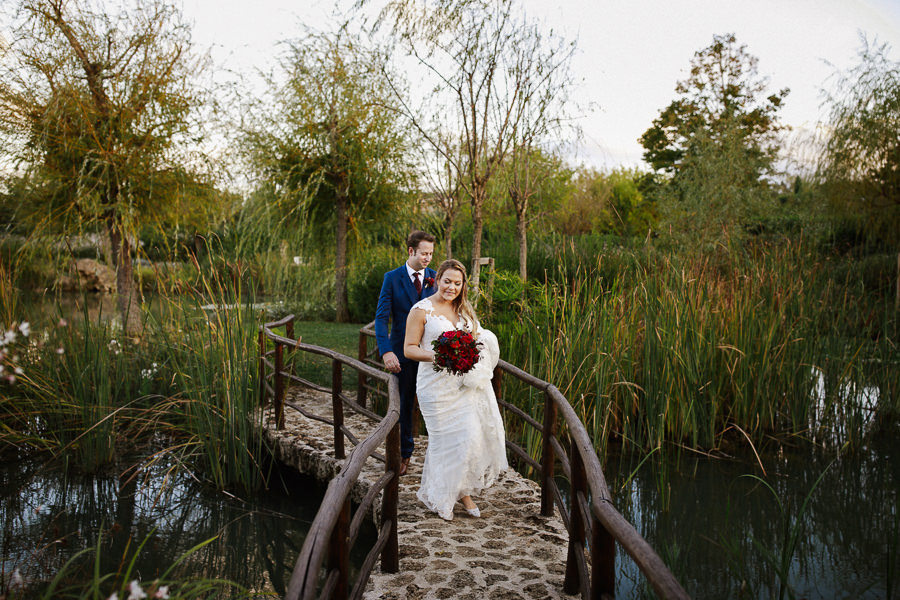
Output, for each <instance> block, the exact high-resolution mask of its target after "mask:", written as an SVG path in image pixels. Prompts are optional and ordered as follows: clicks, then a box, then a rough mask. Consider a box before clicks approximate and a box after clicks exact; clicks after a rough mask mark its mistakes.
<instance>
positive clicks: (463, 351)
mask: <svg viewBox="0 0 900 600" xmlns="http://www.w3.org/2000/svg"><path fill="white" fill-rule="evenodd" d="M480 346H481V344H480V343H479V342H476V341H475V338H474V337H472V334H471V333H469V332H468V331H461V330H459V329H454V330H452V331H445V332H444V333H442V334H441V335H440V336H438V338H437V339H436V340H434V341H433V342H431V347H432V348H434V361H433V362H432V363H431V366H432V368H433V369H434V370H435V371H438V372H440V371H447V372H448V373H451V374H453V375H463V374H465V373H468V372H469V371H470V370H472V367H474V366H475V363H477V362H478V357H479V356H481V353H480V351H479V347H480Z"/></svg>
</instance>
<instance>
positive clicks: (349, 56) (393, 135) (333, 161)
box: [247, 26, 409, 322]
mask: <svg viewBox="0 0 900 600" xmlns="http://www.w3.org/2000/svg"><path fill="white" fill-rule="evenodd" d="M287 48H288V50H287V52H286V54H285V56H284V57H283V59H282V61H281V71H282V73H281V74H283V75H284V77H283V78H280V77H278V76H276V77H273V78H271V80H270V81H271V83H270V88H269V92H270V99H271V105H270V106H269V107H268V108H264V109H263V110H257V111H256V114H255V117H254V118H255V122H254V124H253V126H252V127H251V129H250V131H249V132H248V135H247V143H248V147H249V149H250V151H251V156H252V157H253V162H254V164H255V165H256V166H257V167H258V168H259V170H260V173H261V174H262V176H263V177H264V178H265V179H266V180H267V181H268V182H269V183H270V184H271V185H272V186H273V189H275V190H276V194H278V195H279V196H280V197H281V200H282V201H285V199H286V201H287V202H288V203H293V204H294V205H295V206H294V209H295V210H296V211H297V213H298V214H301V215H302V217H303V220H304V222H305V223H306V224H308V225H310V227H309V228H308V229H309V230H311V231H314V232H324V231H326V230H327V229H328V226H333V231H334V237H333V242H334V282H335V285H334V287H335V308H336V318H337V320H338V321H341V322H346V321H349V319H350V312H349V307H348V296H347V253H348V242H349V240H350V235H351V233H353V231H354V229H355V230H356V231H358V226H359V225H360V223H363V222H365V221H367V220H377V218H378V217H379V216H384V215H386V214H387V213H388V211H389V209H390V208H391V206H392V205H393V204H395V203H397V202H399V201H401V200H402V199H403V198H404V197H405V196H406V191H407V188H408V185H407V181H406V178H407V176H408V173H409V168H408V165H407V162H406V136H405V132H404V130H403V129H402V128H401V126H400V125H401V124H400V122H399V120H398V119H397V115H396V112H395V110H394V109H392V108H391V105H390V100H391V95H392V93H391V90H390V88H388V87H387V85H386V83H385V79H384V78H383V76H382V68H383V67H384V65H385V64H387V63H388V61H389V57H388V55H387V54H386V52H385V51H384V50H383V49H379V48H377V47H375V46H371V45H367V44H366V42H365V40H364V39H363V38H362V37H361V36H359V35H356V34H354V33H352V32H350V31H349V29H348V27H347V26H343V27H341V28H339V29H338V30H337V31H335V32H325V33H323V32H313V31H309V32H307V33H306V34H305V35H304V36H302V37H301V38H299V39H297V40H294V41H291V42H289V43H288V44H287ZM280 81H283V82H280Z"/></svg>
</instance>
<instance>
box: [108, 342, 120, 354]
mask: <svg viewBox="0 0 900 600" xmlns="http://www.w3.org/2000/svg"><path fill="white" fill-rule="evenodd" d="M109 351H110V352H112V353H113V354H115V355H118V354H119V352H121V351H122V345H121V344H119V340H115V339H112V340H109Z"/></svg>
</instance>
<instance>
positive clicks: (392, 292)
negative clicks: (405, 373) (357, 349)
mask: <svg viewBox="0 0 900 600" xmlns="http://www.w3.org/2000/svg"><path fill="white" fill-rule="evenodd" d="M435 274H436V273H435V271H434V269H429V268H427V267H426V268H425V274H424V277H423V279H425V278H426V277H431V278H432V279H433V278H434V276H435ZM436 287H437V284H435V285H432V286H430V287H425V286H424V283H423V286H422V297H423V298H427V297H428V296H430V295H432V294H433V293H434V292H435V289H436ZM418 301H419V300H418V294H417V293H416V288H415V287H414V286H413V283H412V280H411V279H410V277H409V274H408V273H407V272H406V263H403V264H402V265H400V267H398V268H396V269H394V270H393V271H388V272H387V273H385V274H384V282H383V283H382V284H381V294H379V295H378V307H377V308H376V309H375V339H376V340H377V342H378V354H380V355H382V356H384V355H385V354H387V353H388V352H393V353H394V354H396V355H397V358H398V359H400V362H406V361H408V360H409V359H408V358H406V356H404V355H403V338H404V337H406V317H408V316H409V311H410V309H411V308H412V305H413V304H415V303H416V302H418ZM388 321H390V322H391V333H390V336H388Z"/></svg>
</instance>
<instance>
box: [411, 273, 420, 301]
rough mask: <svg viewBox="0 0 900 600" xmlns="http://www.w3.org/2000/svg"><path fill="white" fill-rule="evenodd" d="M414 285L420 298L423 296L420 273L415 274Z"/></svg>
mask: <svg viewBox="0 0 900 600" xmlns="http://www.w3.org/2000/svg"><path fill="white" fill-rule="evenodd" d="M413 284H414V285H415V286H416V292H417V293H418V294H419V296H420V297H421V296H422V282H421V281H419V272H418V271H416V272H414V273H413Z"/></svg>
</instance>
